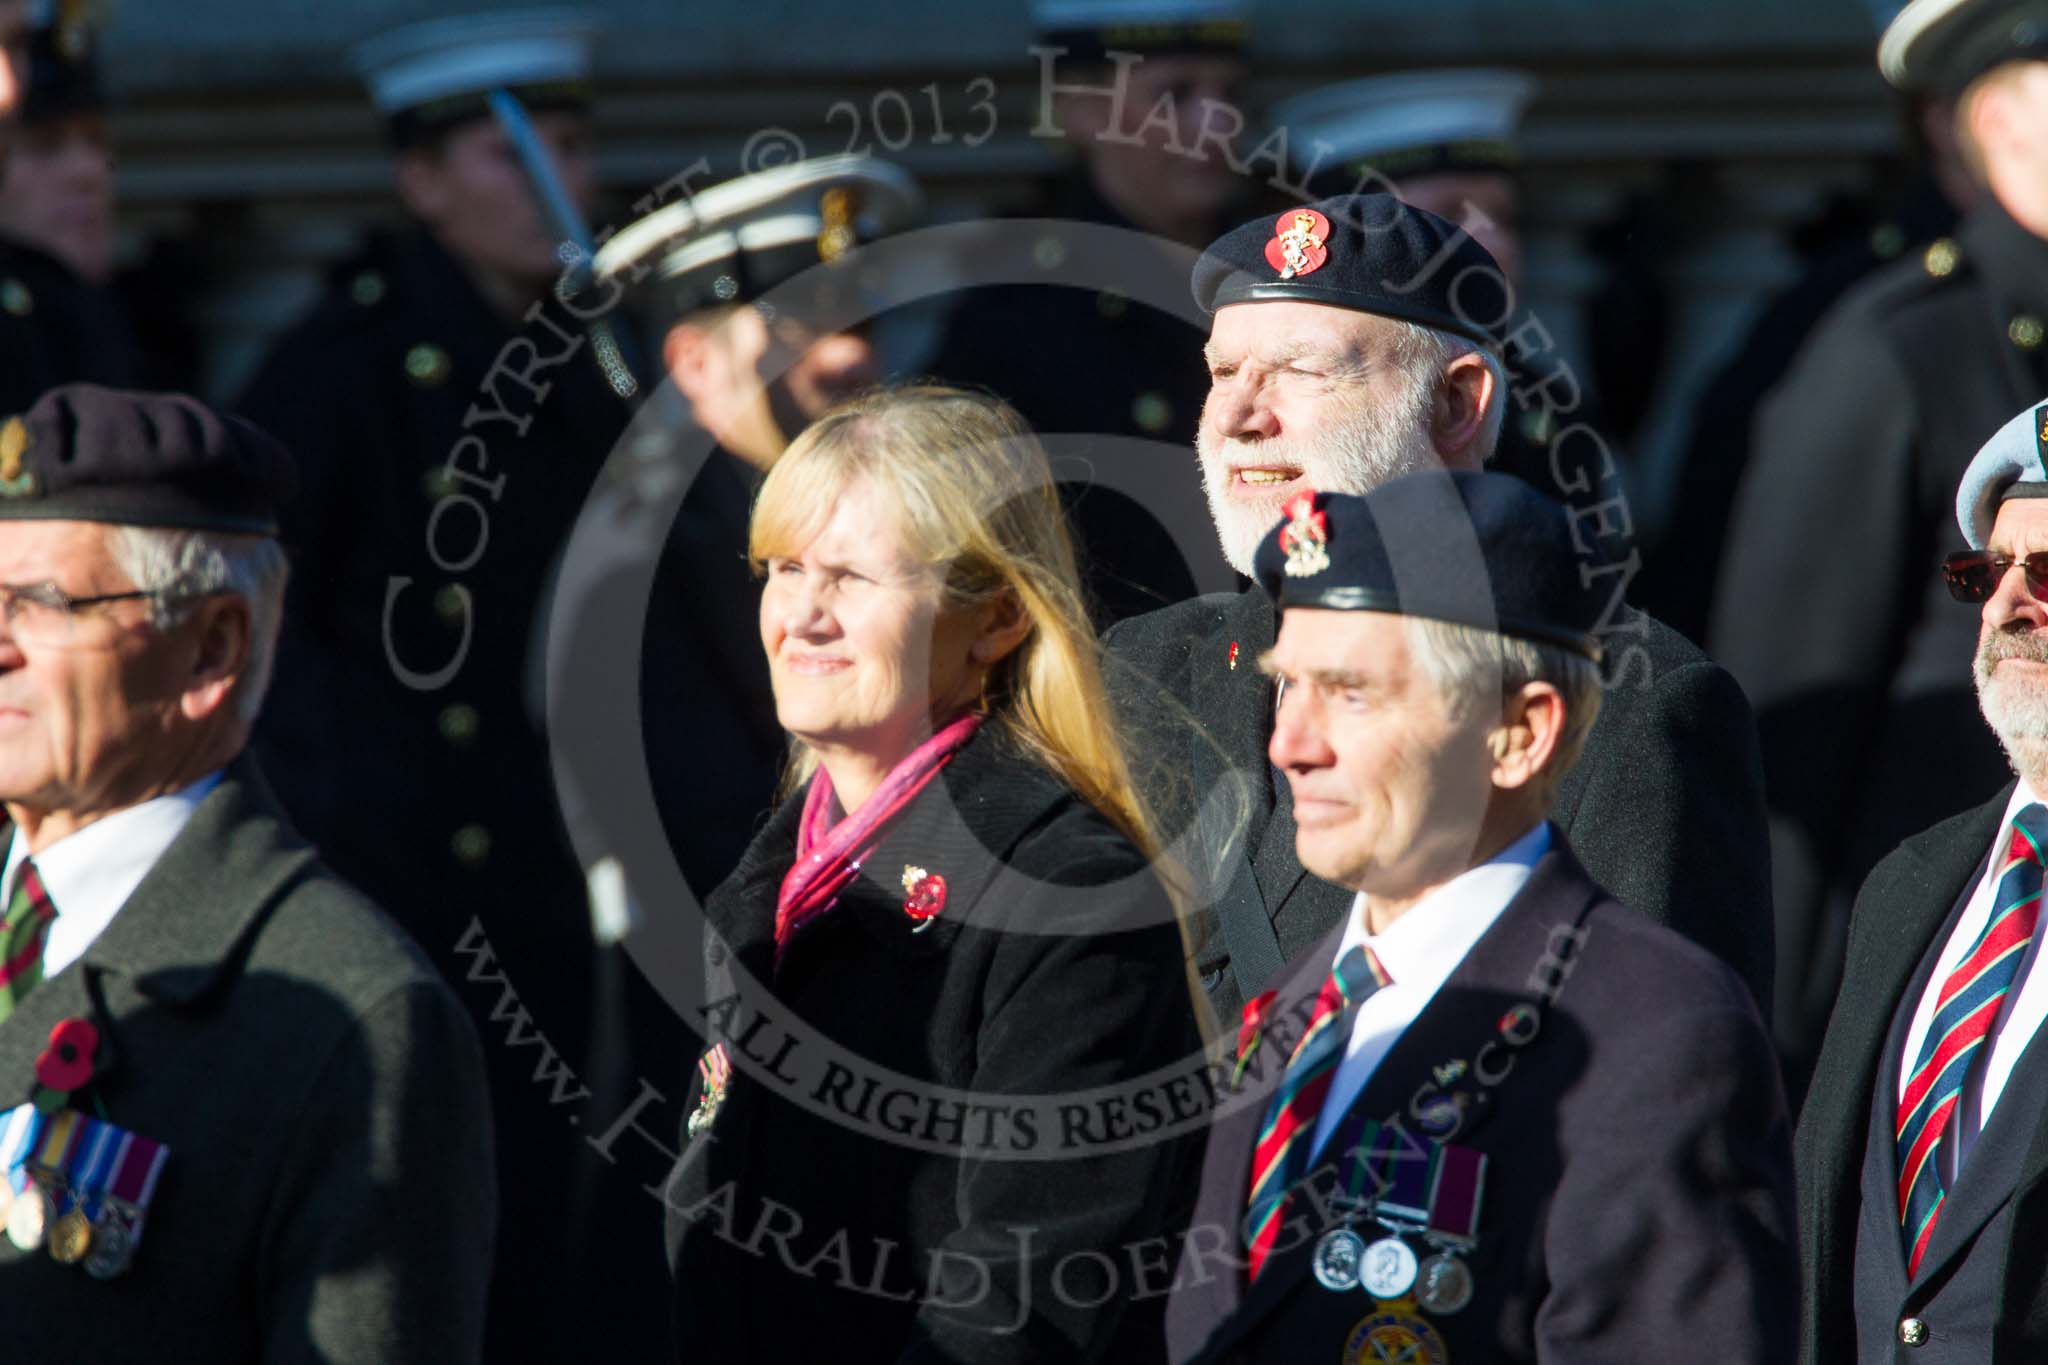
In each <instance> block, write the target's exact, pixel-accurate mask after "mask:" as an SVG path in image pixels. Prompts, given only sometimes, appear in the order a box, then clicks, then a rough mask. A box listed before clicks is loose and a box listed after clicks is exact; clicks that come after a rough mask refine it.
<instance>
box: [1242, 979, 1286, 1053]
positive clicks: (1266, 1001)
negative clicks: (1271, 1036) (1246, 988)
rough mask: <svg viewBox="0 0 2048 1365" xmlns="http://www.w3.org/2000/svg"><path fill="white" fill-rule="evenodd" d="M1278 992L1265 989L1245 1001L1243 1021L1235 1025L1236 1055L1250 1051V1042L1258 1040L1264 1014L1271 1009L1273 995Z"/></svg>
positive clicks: (1264, 1019) (1262, 1029)
mask: <svg viewBox="0 0 2048 1365" xmlns="http://www.w3.org/2000/svg"><path fill="white" fill-rule="evenodd" d="M1279 994H1280V992H1278V991H1265V992H1262V993H1260V994H1258V995H1255V996H1253V997H1252V998H1251V999H1250V1000H1247V1001H1246V1002H1245V1006H1244V1021H1243V1022H1242V1023H1240V1024H1239V1025H1238V1026H1237V1055H1238V1056H1240V1057H1242V1056H1244V1055H1245V1054H1246V1053H1248V1052H1250V1051H1251V1047H1252V1044H1253V1043H1256V1042H1258V1041H1259V1034H1260V1033H1262V1032H1264V1031H1265V1028H1266V1016H1267V1015H1268V1014H1270V1013H1272V1011H1273V1000H1274V997H1276V996H1278V995H1279Z"/></svg>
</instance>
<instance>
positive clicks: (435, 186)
mask: <svg viewBox="0 0 2048 1365" xmlns="http://www.w3.org/2000/svg"><path fill="white" fill-rule="evenodd" d="M393 176H394V178H395V179H396V181H397V184H398V200H399V202H400V203H402V204H404V205H405V209H406V212H407V213H410V214H411V215H412V216H413V217H415V218H417V219H419V220H420V221H421V222H422V223H426V224H428V225H430V226H431V225H432V224H435V223H438V222H440V221H441V219H442V218H444V217H445V216H446V215H447V209H448V195H449V192H450V191H449V188H448V176H447V174H446V173H445V172H444V171H443V170H442V168H441V158H440V157H439V156H438V155H437V154H436V153H435V152H434V151H433V150H432V149H430V148H426V147H410V148H407V149H406V150H405V151H402V152H400V153H399V154H398V160H397V162H396V163H395V165H394V168H393Z"/></svg>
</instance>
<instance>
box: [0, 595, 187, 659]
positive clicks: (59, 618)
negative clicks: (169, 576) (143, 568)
mask: <svg viewBox="0 0 2048 1365" xmlns="http://www.w3.org/2000/svg"><path fill="white" fill-rule="evenodd" d="M145 598H162V599H164V600H166V601H168V600H172V599H171V596H170V594H169V593H167V592H166V591H165V590H164V589H162V588H144V589H141V590H139V591H136V592H108V593H101V594H99V595H98V596H96V597H73V596H72V595H71V594H70V593H68V592H65V591H64V590H63V589H62V588H60V587H58V586H57V585H56V584H55V583H0V618H4V619H5V620H6V622H7V633H8V634H9V635H11V636H13V637H14V639H15V640H17V641H19V642H20V643H22V644H25V645H62V644H69V643H70V642H71V640H72V637H73V636H74V635H75V634H76V632H77V625H78V614H79V612H80V611H81V610H83V609H84V608H86V607H103V606H106V605H107V604H108V603H110V602H134V601H140V600H142V599H145Z"/></svg>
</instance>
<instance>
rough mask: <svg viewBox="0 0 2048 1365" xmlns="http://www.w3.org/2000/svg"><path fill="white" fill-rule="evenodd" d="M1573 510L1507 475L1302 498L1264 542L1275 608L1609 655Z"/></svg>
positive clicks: (1257, 563) (1436, 474) (1458, 475)
mask: <svg viewBox="0 0 2048 1365" xmlns="http://www.w3.org/2000/svg"><path fill="white" fill-rule="evenodd" d="M1586 558H1587V557H1586V556H1585V555H1584V554H1582V553H1581V552H1580V550H1579V549H1578V546H1577V545H1576V543H1575V542H1574V538H1573V536H1572V529H1571V523H1570V520H1569V518H1568V516H1567V514H1566V512H1565V509H1564V506H1563V505H1562V504H1561V503H1558V502H1556V501H1554V500H1552V499H1550V498H1547V497H1545V496H1544V495H1543V494H1541V493H1539V492H1537V491H1536V490H1535V489H1533V488H1531V487H1530V486H1529V485H1528V484H1526V483H1523V482H1522V481H1521V480H1520V479H1516V478H1512V477H1510V476H1509V475H1506V474H1491V473H1486V474H1481V473H1471V472H1467V471H1463V470H1459V471H1444V470H1431V471H1429V472H1426V473H1421V474H1410V475H1407V476H1405V477H1403V478H1398V479H1394V480H1391V481H1390V482H1388V483H1385V484H1382V485H1381V486H1380V487H1378V488H1376V489H1374V490H1373V491H1372V492H1370V493H1368V494H1366V495H1365V496H1364V497H1362V498H1360V497H1353V496H1351V495H1349V494H1346V493H1303V494H1302V495H1301V496H1299V497H1297V498H1296V499H1295V500H1294V501H1292V502H1290V503H1289V504H1288V505H1287V516H1286V518H1285V519H1284V520H1283V521H1281V522H1280V524H1279V525H1277V526H1275V527H1274V528H1273V529H1272V530H1271V531H1270V532H1268V533H1267V535H1266V538H1265V539H1264V540H1262V541H1260V542H1259V549H1258V555H1257V558H1256V559H1255V560H1254V563H1253V568H1254V570H1255V571H1256V573H1257V576H1258V580H1259V586H1260V587H1262V588H1264V589H1265V590H1266V594H1267V595H1268V596H1269V597H1271V598H1272V599H1273V602H1274V604H1275V605H1276V606H1278V607H1280V608H1282V609H1285V608H1287V607H1324V608H1329V609H1333V610H1337V611H1384V612H1391V613H1394V614H1396V615H1401V616H1426V617H1430V618H1432V619H1434V620H1438V621H1452V622H1456V623H1457V624H1459V625H1466V626H1473V627H1476V628H1478V629H1480V630H1490V631H1495V632H1498V633H1499V634H1502V635H1515V636H1520V637H1523V638H1525V639H1530V640H1539V641H1542V642H1544V643H1546V644H1553V645H1562V646H1564V647H1565V648H1567V649H1572V650H1577V651H1578V652H1579V653H1581V654H1584V655H1586V656H1587V657H1588V658H1591V659H1598V658H1599V657H1600V643H1599V639H1598V636H1597V633H1596V632H1597V629H1598V626H1599V623H1600V616H1601V612H1602V611H1603V610H1604V609H1605V607H1606V597H1607V594H1606V593H1605V592H1603V591H1599V590H1596V589H1595V588H1593V587H1589V586H1588V585H1587V581H1586V579H1585V578H1583V577H1582V576H1581V572H1580V571H1581V567H1582V565H1583V563H1584V561H1585V560H1586Z"/></svg>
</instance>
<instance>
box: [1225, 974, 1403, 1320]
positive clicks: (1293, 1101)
mask: <svg viewBox="0 0 2048 1365" xmlns="http://www.w3.org/2000/svg"><path fill="white" fill-rule="evenodd" d="M1387 981H1388V978H1387V973H1386V969H1385V968H1384V967H1382V966H1380V961H1379V959H1378V958H1376V957H1374V956H1373V954H1372V950H1371V949H1370V948H1367V947H1366V946H1365V945H1363V944H1360V945H1358V946H1357V947H1355V948H1353V949H1352V950H1351V951H1350V952H1348V953H1346V954H1344V956H1343V958H1342V959H1340V960H1339V961H1338V963H1337V966H1336V969H1335V970H1334V971H1332V972H1331V973H1330V978H1329V980H1327V981H1325V982H1324V983H1323V988H1322V989H1321V990H1320V991H1318V992H1317V993H1316V1004H1315V1009H1314V1011H1313V1012H1312V1013H1311V1014H1310V1015H1309V1020H1308V1027H1307V1028H1306V1029H1304V1030H1303V1031H1302V1035H1301V1041H1300V1042H1299V1043H1296V1044H1295V1045H1294V1052H1293V1054H1292V1055H1291V1056H1290V1057H1288V1059H1287V1070H1286V1072H1285V1073H1284V1074H1283V1075H1282V1076H1281V1077H1280V1088H1279V1090H1277V1091H1276V1092H1275V1093H1274V1095H1273V1103H1272V1104H1271V1105H1270V1106H1269V1107H1268V1108H1267V1110H1266V1122H1265V1125H1264V1126H1263V1127H1262V1128H1261V1129H1260V1130H1259V1140H1258V1142H1257V1144H1256V1145H1255V1146H1254V1147H1253V1148H1252V1188H1251V1201H1250V1210H1251V1216H1250V1218H1249V1219H1248V1220H1247V1222H1246V1231H1245V1245H1246V1247H1247V1248H1248V1249H1249V1251H1250V1253H1251V1262H1250V1265H1249V1270H1250V1272H1251V1277H1252V1278H1253V1279H1255V1280H1256V1279H1257V1278H1258V1277H1259V1271H1260V1270H1261V1269H1262V1268H1264V1266H1265V1264H1266V1257H1267V1255H1268V1254H1269V1253H1270V1252H1271V1251H1272V1249H1273V1244H1274V1242H1275V1241H1277V1240H1278V1239H1279V1236H1280V1229H1281V1227H1282V1226H1283V1225H1284V1224H1285V1222H1286V1219H1285V1217H1284V1216H1283V1215H1284V1212H1285V1208H1286V1204H1287V1196H1288V1192H1289V1191H1290V1190H1291V1189H1292V1187H1293V1186H1294V1185H1295V1184H1296V1183H1297V1182H1298V1181H1299V1180H1300V1179H1301V1176H1302V1173H1303V1172H1304V1171H1305V1170H1306V1169H1307V1167H1308V1162H1309V1153H1310V1151H1311V1149H1312V1148H1313V1147H1314V1146H1315V1132H1316V1116H1317V1115H1318V1114H1319V1113H1320V1112H1321V1111H1322V1107H1323V1100H1324V1098H1325V1097H1326V1096H1327V1095H1328V1094H1329V1093H1330V1086H1331V1084H1332V1083H1333V1082H1334V1081H1335V1080H1336V1079H1337V1065H1338V1063H1339V1062H1341V1061H1343V1059H1344V1044H1345V1040H1346V1039H1347V1038H1348V1037H1349V1036H1350V1032H1351V1030H1350V1028H1349V1027H1347V1025H1348V1024H1349V1022H1350V1020H1351V1019H1352V1017H1353V1011H1354V1010H1355V1009H1356V1008H1357V1007H1358V1006H1359V1005H1360V1004H1362V1003H1364V1001H1365V1000H1366V999H1367V997H1369V996H1371V995H1372V993H1373V992H1374V991H1377V990H1378V989H1379V988H1380V987H1382V986H1384V985H1386V984H1387Z"/></svg>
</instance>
